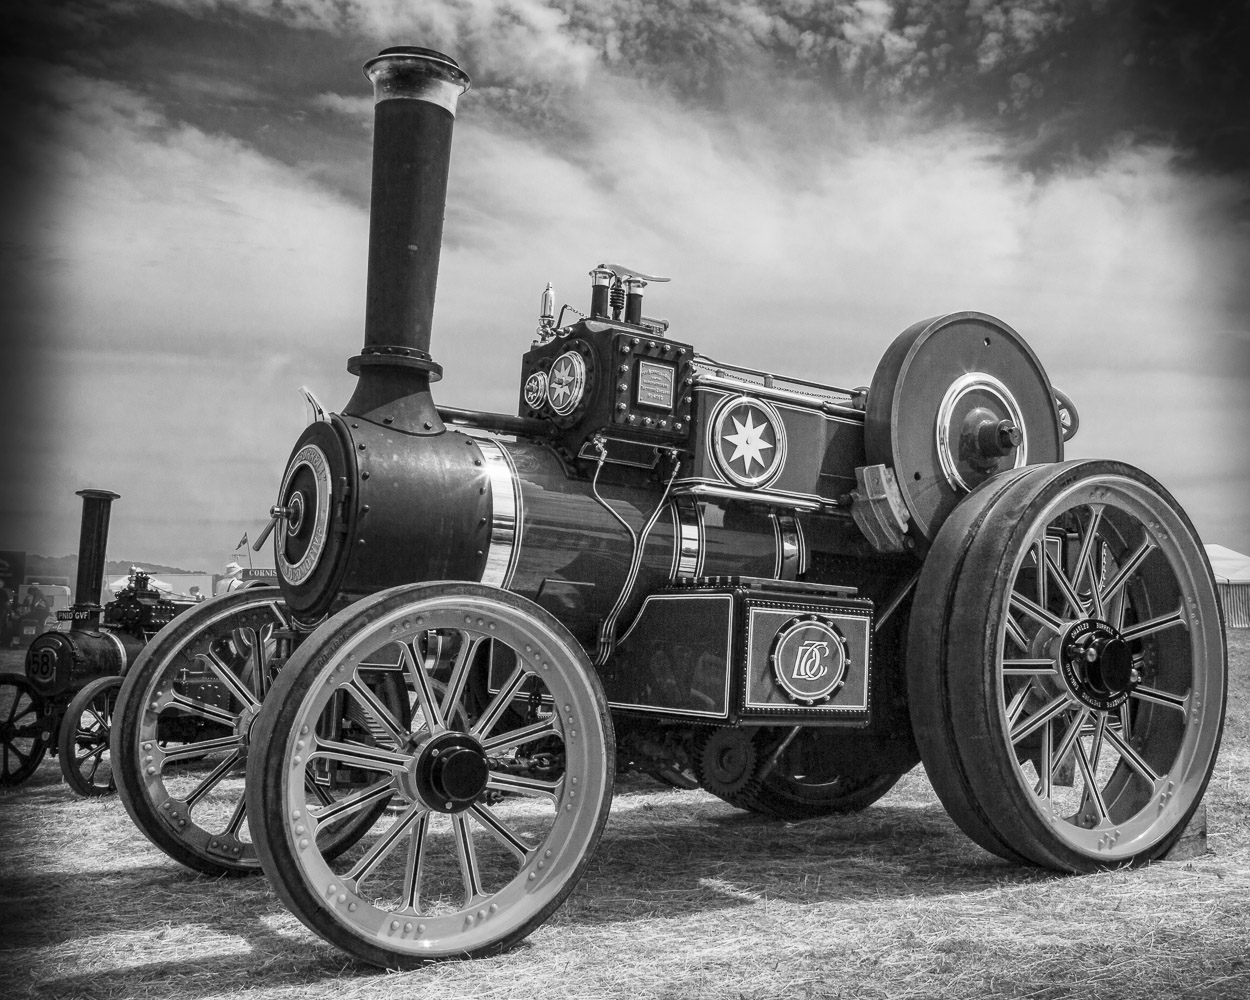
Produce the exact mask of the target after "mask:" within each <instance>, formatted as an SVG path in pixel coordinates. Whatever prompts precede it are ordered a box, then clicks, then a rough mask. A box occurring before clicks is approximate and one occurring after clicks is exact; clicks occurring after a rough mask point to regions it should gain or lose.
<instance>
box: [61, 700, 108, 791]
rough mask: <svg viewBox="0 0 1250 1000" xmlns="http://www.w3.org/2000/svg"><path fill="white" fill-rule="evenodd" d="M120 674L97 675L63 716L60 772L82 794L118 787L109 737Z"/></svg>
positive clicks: (71, 702) (70, 785) (70, 704)
mask: <svg viewBox="0 0 1250 1000" xmlns="http://www.w3.org/2000/svg"><path fill="white" fill-rule="evenodd" d="M121 686H122V679H121V678H120V677H97V678H96V679H95V680H93V681H92V682H91V683H90V684H88V685H87V686H86V687H84V688H83V689H82V690H81V691H79V692H78V693H77V694H76V695H74V697H73V700H72V701H70V703H69V708H67V709H66V710H65V717H64V718H63V719H62V720H61V730H60V734H59V737H58V743H57V747H58V751H59V753H60V756H61V774H63V775H64V776H65V780H66V782H68V783H69V787H70V788H72V789H73V790H74V791H76V792H77V793H78V794H79V795H85V796H88V797H90V796H94V795H110V794H112V793H113V792H114V791H116V790H117V782H116V780H115V779H114V777H113V760H112V753H111V751H110V749H109V738H110V735H111V733H112V731H113V712H114V709H115V708H116V706H117V692H118V691H120V690H121Z"/></svg>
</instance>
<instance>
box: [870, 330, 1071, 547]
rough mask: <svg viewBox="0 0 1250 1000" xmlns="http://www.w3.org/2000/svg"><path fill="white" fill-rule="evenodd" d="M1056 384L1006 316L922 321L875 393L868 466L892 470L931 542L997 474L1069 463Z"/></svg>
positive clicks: (887, 358)
mask: <svg viewBox="0 0 1250 1000" xmlns="http://www.w3.org/2000/svg"><path fill="white" fill-rule="evenodd" d="M1063 441H1064V434H1063V427H1062V426H1061V423H1060V416H1059V410H1058V408H1057V405H1056V402H1055V391H1054V389H1053V388H1052V386H1051V384H1050V380H1049V379H1048V378H1047V377H1046V371H1045V369H1043V368H1042V364H1041V362H1040V361H1039V360H1038V359H1037V355H1035V354H1034V353H1033V351H1032V349H1031V348H1030V347H1029V345H1028V344H1026V343H1025V342H1024V338H1023V337H1021V336H1020V335H1019V334H1018V333H1016V331H1015V330H1013V329H1012V328H1011V327H1009V326H1008V325H1007V324H1006V323H1004V322H1002V320H998V319H995V318H994V317H993V316H988V315H986V314H985V313H979V312H958V313H949V314H948V315H945V316H938V317H935V318H933V319H927V320H922V321H921V322H919V323H916V324H914V325H913V326H911V327H908V329H906V330H904V331H903V333H901V334H900V335H899V336H898V337H897V338H896V339H895V341H894V343H893V344H891V345H890V347H889V349H888V350H887V351H886V353H885V355H884V356H883V357H882V359H881V362H880V364H878V366H877V370H876V373H875V374H874V375H873V378H872V385H871V387H870V388H869V391H868V401H867V410H866V413H865V420H864V447H865V452H866V457H867V461H868V464H869V465H885V466H888V467H890V468H892V469H893V470H894V475H895V478H896V480H897V482H898V486H899V490H900V492H901V493H902V497H903V501H904V503H905V504H906V506H907V512H908V514H909V516H910V521H909V526H908V531H909V534H910V536H911V537H912V538H913V539H914V540H915V541H916V543H917V544H919V545H922V546H925V547H927V545H928V543H930V542H932V541H933V539H934V538H935V537H936V536H937V532H938V529H939V528H940V527H941V526H942V522H943V521H945V520H946V517H947V515H948V514H949V513H950V512H951V511H952V510H953V509H954V507H955V504H956V503H958V502H959V500H960V499H961V498H962V497H964V496H966V495H967V494H968V493H970V492H972V490H973V489H975V488H976V487H977V486H979V485H980V484H981V483H983V482H985V480H987V479H989V478H990V477H991V476H993V475H996V474H997V473H999V472H1004V471H1006V470H1008V469H1015V468H1020V467H1022V466H1025V465H1038V464H1042V463H1047V462H1059V461H1062V460H1063Z"/></svg>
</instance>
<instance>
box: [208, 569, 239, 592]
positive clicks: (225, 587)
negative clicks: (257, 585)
mask: <svg viewBox="0 0 1250 1000" xmlns="http://www.w3.org/2000/svg"><path fill="white" fill-rule="evenodd" d="M242 586H243V567H242V566H240V565H239V564H238V563H237V562H229V563H226V573H225V576H223V577H222V578H221V579H220V580H218V581H217V586H216V587H215V588H214V589H213V593H214V594H228V593H230V591H232V590H238V589H239V588H240V587H242Z"/></svg>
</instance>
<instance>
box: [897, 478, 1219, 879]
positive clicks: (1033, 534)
mask: <svg viewBox="0 0 1250 1000" xmlns="http://www.w3.org/2000/svg"><path fill="white" fill-rule="evenodd" d="M985 497H986V494H984V493H982V494H980V495H977V494H974V496H973V497H972V498H970V499H969V501H968V503H969V504H970V505H971V506H972V507H974V508H976V509H975V510H974V511H973V514H974V515H975V516H973V517H971V518H970V517H968V516H964V517H962V518H961V517H960V516H959V515H960V512H958V511H957V512H956V515H955V516H952V518H951V519H950V520H948V521H947V523H946V525H944V526H943V528H942V531H941V533H940V534H939V536H938V540H937V543H936V544H935V546H934V549H933V551H932V553H931V554H930V557H929V560H928V561H927V562H926V564H925V568H924V572H923V575H922V577H921V581H920V586H919V590H918V593H917V596H916V608H917V609H918V611H917V613H916V614H914V615H913V620H912V627H911V633H910V639H909V648H908V657H909V695H910V703H911V705H912V710H913V721H914V725H915V730H916V740H917V743H918V744H919V745H920V749H921V753H922V756H923V759H924V763H925V768H926V770H927V771H928V773H929V776H930V778H931V780H932V782H933V785H934V788H935V790H936V791H937V792H938V795H939V797H940V798H941V799H942V802H943V804H944V805H945V806H946V808H947V810H948V811H949V812H950V814H951V815H952V817H953V818H954V819H955V821H956V822H957V823H959V825H960V826H961V827H962V828H963V829H964V830H965V832H967V833H968V834H969V835H970V836H971V837H972V838H973V839H974V840H976V841H977V842H978V843H980V844H981V845H982V846H983V847H985V848H986V849H987V850H990V851H992V852H994V853H997V854H1000V855H1002V856H1003V857H1007V858H1011V859H1013V860H1025V861H1030V862H1033V863H1035V864H1038V865H1042V866H1044V867H1049V868H1054V869H1058V870H1061V871H1073V872H1084V871H1092V870H1097V869H1099V868H1104V867H1108V866H1116V865H1130V864H1139V863H1143V862H1146V861H1149V860H1151V859H1154V858H1158V857H1160V856H1162V855H1163V854H1165V853H1166V852H1167V850H1168V849H1169V848H1170V847H1171V846H1172V845H1173V844H1174V843H1175V841H1176V840H1177V838H1178V837H1180V835H1181V834H1182V832H1183V831H1184V827H1185V824H1186V823H1187V822H1188V820H1189V818H1190V817H1191V816H1192V814H1193V812H1194V810H1195V809H1196V808H1197V806H1198V803H1199V801H1200V800H1201V798H1202V794H1203V792H1204V790H1205V788H1206V785H1207V781H1208V779H1209V778H1210V774H1211V769H1212V767H1213V766H1214V763H1215V756H1216V752H1217V750H1218V748H1219V743H1220V735H1221V731H1222V729H1223V719H1224V705H1225V700H1226V690H1227V662H1226V649H1225V644H1224V631H1223V621H1222V616H1221V612H1220V607H1219V602H1218V600H1217V598H1216V593H1215V586H1214V582H1213V578H1212V575H1211V571H1210V568H1209V566H1208V564H1207V561H1206V557H1205V555H1204V553H1203V550H1202V547H1201V545H1200V544H1199V542H1198V539H1197V536H1196V534H1195V533H1194V530H1193V528H1192V526H1191V525H1190V523H1189V520H1188V518H1186V516H1185V514H1184V512H1183V511H1182V510H1181V509H1180V507H1179V506H1178V505H1177V504H1176V501H1175V500H1173V499H1172V497H1171V496H1170V495H1169V494H1168V493H1167V492H1166V491H1164V490H1163V488H1162V487H1161V486H1159V485H1158V484H1157V483H1156V482H1155V481H1154V480H1152V479H1151V478H1150V477H1149V476H1147V475H1145V473H1142V472H1140V471H1139V470H1137V469H1134V468H1132V467H1130V466H1127V465H1123V464H1121V463H1118V462H1106V461H1092V462H1069V463H1066V464H1063V465H1055V466H1046V467H1042V468H1038V469H1033V470H1029V471H1027V472H1026V474H1024V475H1020V476H1018V477H1017V478H1016V479H1015V480H1014V481H1013V482H1011V483H1010V484H1009V485H1007V487H1006V488H1005V489H1002V490H1000V491H998V492H997V494H996V495H994V496H992V497H990V498H989V499H988V500H986V499H985ZM970 521H972V522H975V525H974V526H973V528H972V530H969V522H970Z"/></svg>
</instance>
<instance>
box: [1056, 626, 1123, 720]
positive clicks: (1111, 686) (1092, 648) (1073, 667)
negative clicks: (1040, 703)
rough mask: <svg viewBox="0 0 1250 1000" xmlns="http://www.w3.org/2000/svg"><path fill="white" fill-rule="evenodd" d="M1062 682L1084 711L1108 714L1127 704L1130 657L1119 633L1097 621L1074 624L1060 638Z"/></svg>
mask: <svg viewBox="0 0 1250 1000" xmlns="http://www.w3.org/2000/svg"><path fill="white" fill-rule="evenodd" d="M1060 663H1061V665H1062V671H1063V679H1064V682H1065V683H1066V684H1067V686H1068V690H1069V691H1071V692H1072V695H1073V696H1074V697H1075V698H1076V699H1077V700H1078V701H1080V702H1081V704H1083V705H1085V706H1087V707H1088V708H1092V709H1095V710H1097V711H1100V712H1108V711H1111V710H1112V709H1116V708H1119V707H1120V706H1121V705H1123V704H1124V702H1125V701H1127V700H1128V696H1129V693H1130V692H1131V691H1132V689H1133V684H1134V681H1133V653H1132V650H1131V648H1130V647H1129V644H1128V643H1127V642H1125V641H1124V639H1123V638H1121V636H1120V633H1119V632H1118V631H1116V630H1115V629H1114V628H1113V627H1112V626H1110V625H1108V624H1107V623H1106V622H1104V621H1101V620H1099V619H1097V618H1086V619H1083V620H1082V621H1079V622H1076V623H1074V624H1073V625H1072V626H1071V627H1070V628H1069V629H1068V631H1067V634H1066V635H1065V636H1064V638H1063V644H1062V655H1061V656H1060Z"/></svg>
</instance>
